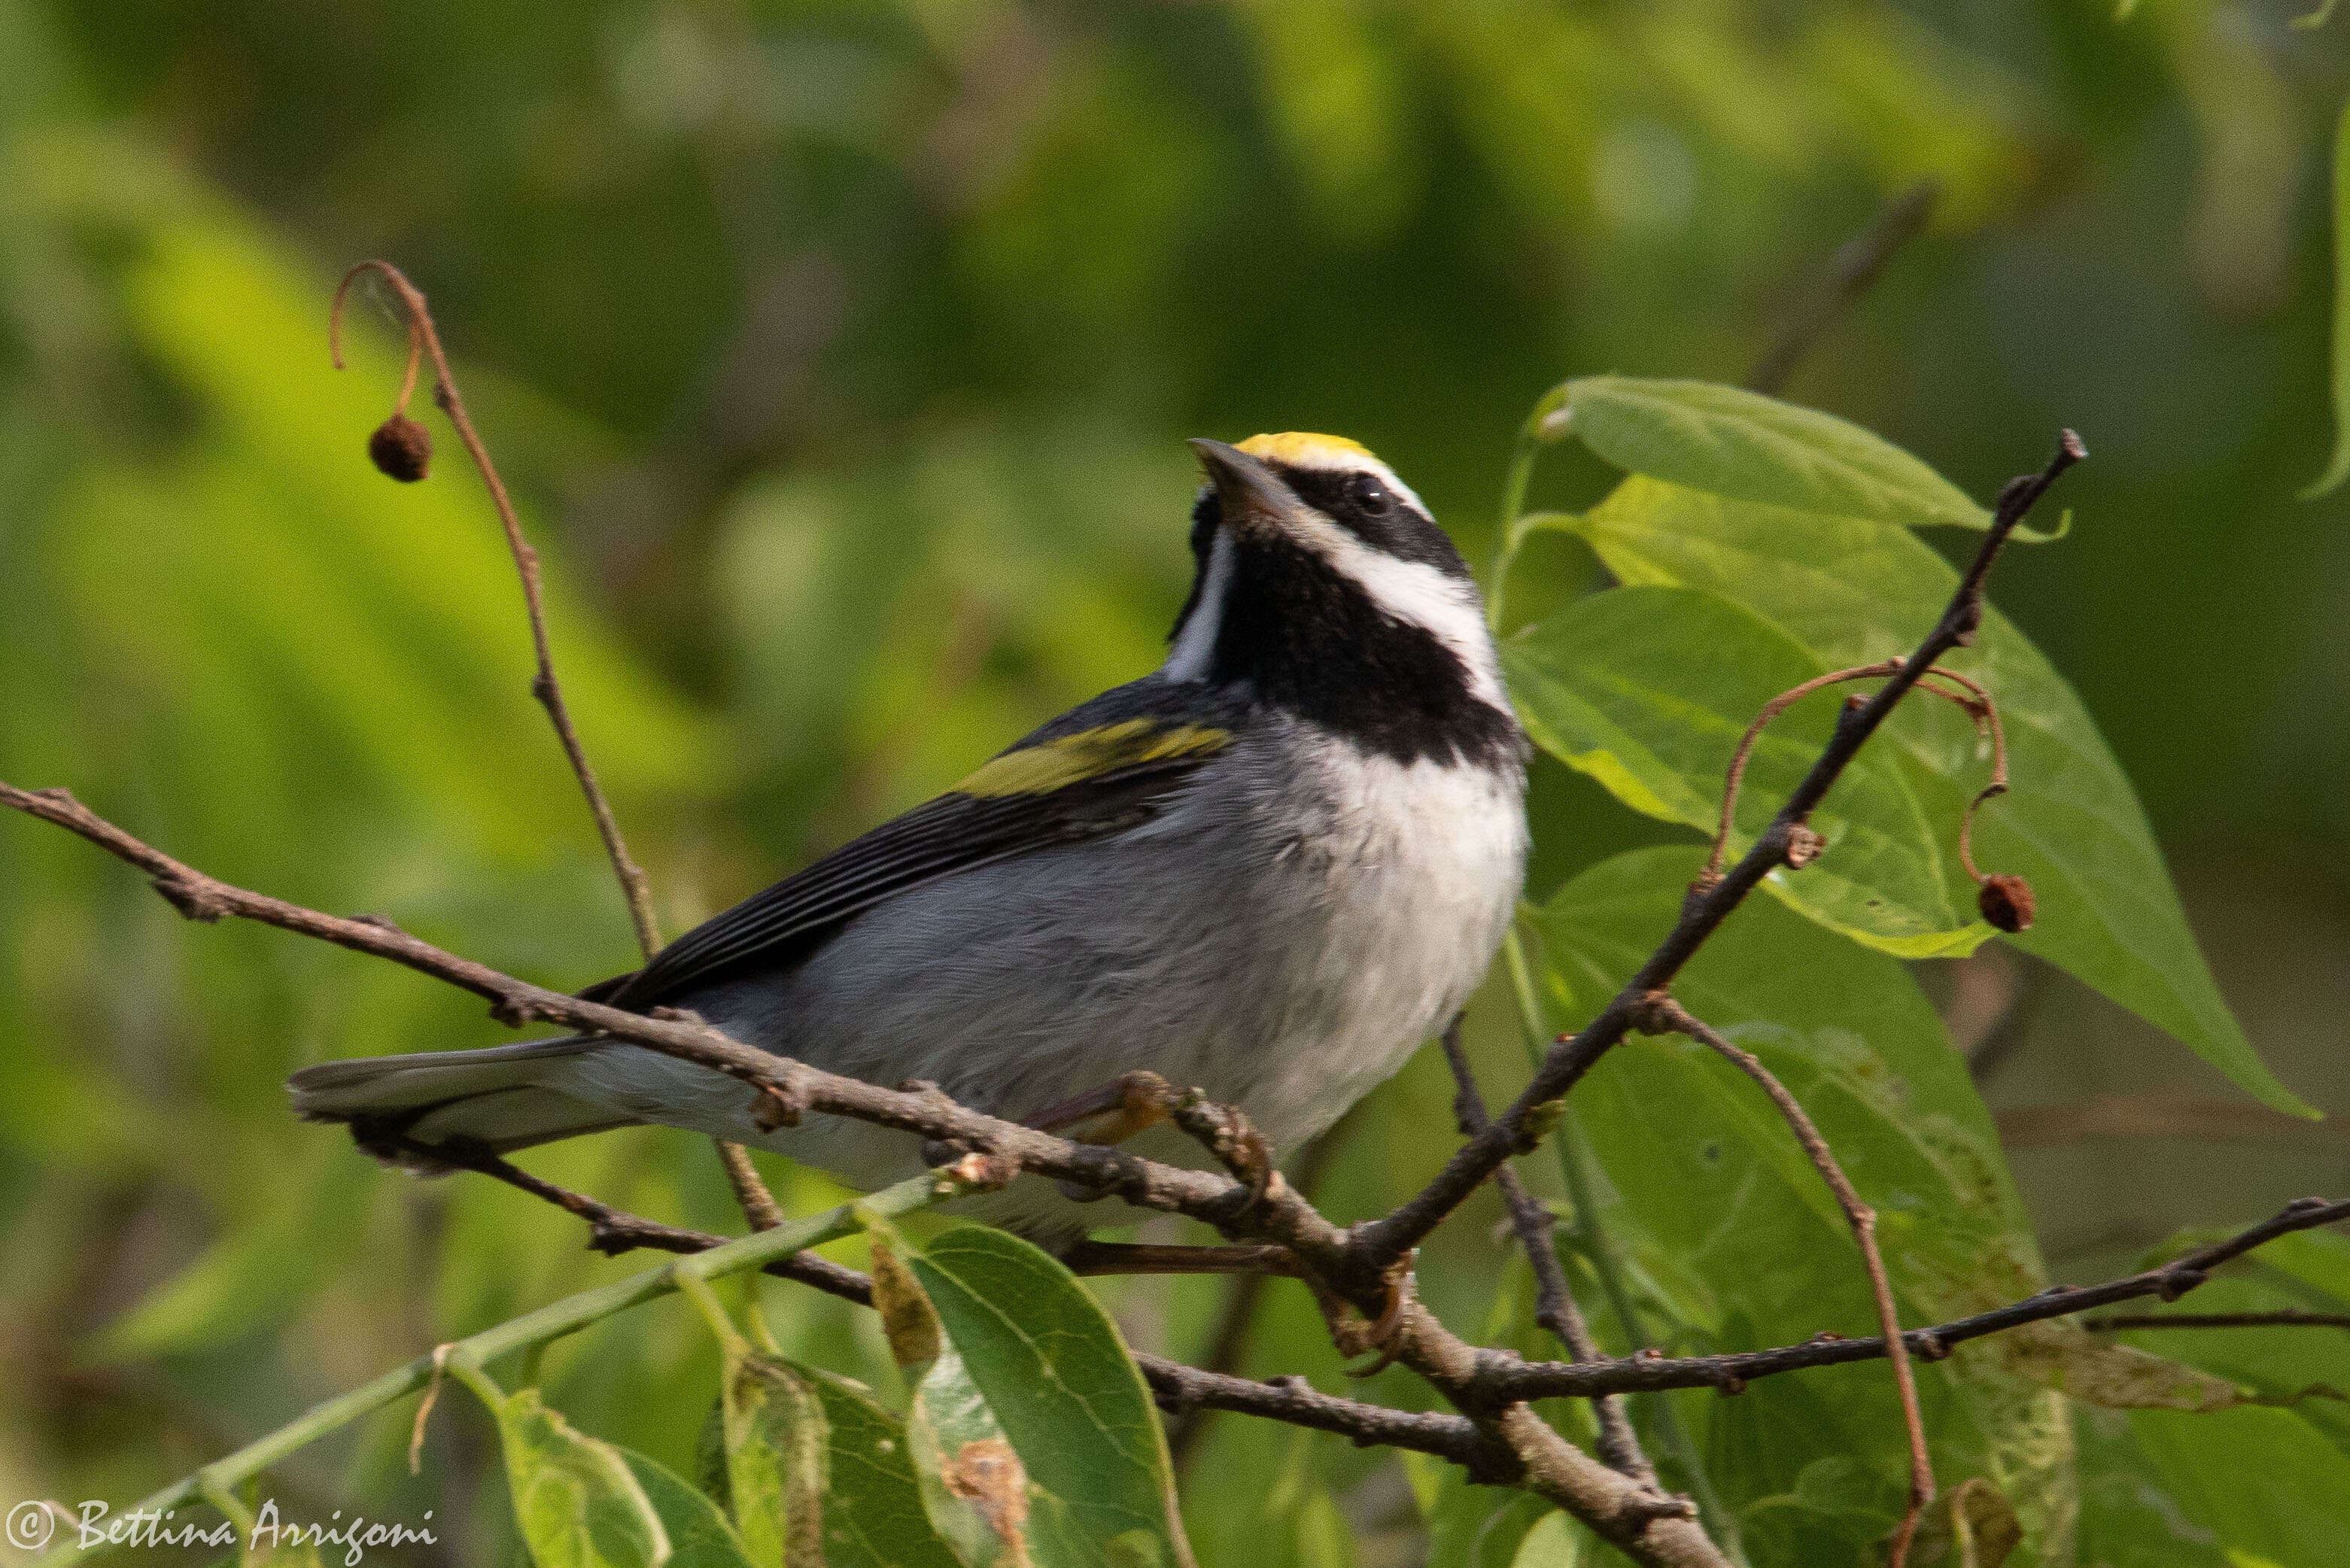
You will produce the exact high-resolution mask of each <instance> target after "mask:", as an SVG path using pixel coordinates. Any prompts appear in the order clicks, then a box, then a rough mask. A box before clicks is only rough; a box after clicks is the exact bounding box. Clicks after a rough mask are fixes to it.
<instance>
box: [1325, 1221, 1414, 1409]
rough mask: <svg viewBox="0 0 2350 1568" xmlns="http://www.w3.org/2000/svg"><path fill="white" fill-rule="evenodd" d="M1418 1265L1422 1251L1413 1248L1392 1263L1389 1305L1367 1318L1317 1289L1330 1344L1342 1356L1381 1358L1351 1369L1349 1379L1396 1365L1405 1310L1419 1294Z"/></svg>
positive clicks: (1387, 1278) (1369, 1375) (1402, 1343)
mask: <svg viewBox="0 0 2350 1568" xmlns="http://www.w3.org/2000/svg"><path fill="white" fill-rule="evenodd" d="M1418 1264H1419V1248H1417V1247H1414V1248H1413V1249H1412V1250H1411V1251H1409V1252H1406V1253H1405V1254H1404V1255H1403V1256H1402V1257H1401V1258H1399V1259H1398V1260H1397V1261H1396V1262H1394V1263H1393V1264H1391V1265H1389V1267H1388V1272H1387V1273H1386V1275H1385V1280H1386V1283H1387V1301H1386V1304H1385V1305H1384V1306H1382V1307H1381V1308H1380V1311H1379V1315H1378V1316H1377V1317H1375V1318H1366V1317H1364V1316H1362V1315H1361V1314H1358V1313H1357V1312H1356V1311H1355V1310H1354V1309H1353V1308H1352V1307H1350V1306H1348V1305H1347V1303H1345V1302H1343V1301H1340V1300H1339V1299H1338V1298H1337V1297H1336V1296H1335V1295H1331V1294H1329V1293H1326V1292H1325V1291H1322V1290H1320V1289H1319V1288H1317V1289H1316V1290H1315V1300H1316V1302H1317V1303H1319V1304H1320V1306H1321V1308H1322V1316H1323V1318H1324V1320H1325V1321H1326V1322H1327V1323H1328V1324H1329V1325H1330V1339H1331V1343H1333V1344H1334V1345H1336V1346H1337V1347H1338V1353H1339V1354H1340V1355H1347V1356H1356V1355H1371V1354H1373V1353H1374V1352H1376V1353H1377V1355H1378V1359H1377V1360H1375V1361H1373V1362H1371V1363H1370V1364H1369V1365H1368V1366H1349V1367H1348V1368H1347V1376H1349V1377H1371V1376H1377V1375H1378V1374H1379V1373H1381V1372H1384V1371H1386V1370H1387V1369H1388V1367H1389V1366H1393V1365H1394V1363H1395V1359H1396V1357H1397V1356H1399V1355H1402V1354H1403V1348H1404V1310H1405V1309H1406V1308H1407V1307H1409V1306H1410V1305H1411V1303H1412V1302H1413V1300H1414V1299H1415V1298H1416V1296H1417V1294H1418V1288H1419V1276H1418V1275H1417V1274H1416V1273H1414V1272H1413V1271H1414V1269H1415V1268H1416V1267H1417V1265H1418Z"/></svg>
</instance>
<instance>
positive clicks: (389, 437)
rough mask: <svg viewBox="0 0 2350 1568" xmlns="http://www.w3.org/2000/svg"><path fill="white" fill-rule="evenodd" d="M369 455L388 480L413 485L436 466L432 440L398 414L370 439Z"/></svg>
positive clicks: (410, 421) (412, 422)
mask: <svg viewBox="0 0 2350 1568" xmlns="http://www.w3.org/2000/svg"><path fill="white" fill-rule="evenodd" d="M368 456H369V459H370V460H372V461H373V462H374V463H375V466H376V469H377V472H380V473H381V474H383V476H384V477H385V478H387V479H396V480H398V481H400V483H402V484H413V483H416V482H417V481H418V480H420V479H421V478H423V477H424V475H425V472H426V471H427V470H429V469H430V468H431V467H432V437H431V436H430V435H428V434H426V433H425V430H424V427H423V426H422V425H420V424H418V423H417V422H416V421H414V420H411V419H410V418H409V417H408V416H407V415H406V414H394V415H392V416H391V418H390V419H388V420H386V421H383V423H381V424H380V425H378V426H376V427H375V434H373V435H371V436H369V437H368Z"/></svg>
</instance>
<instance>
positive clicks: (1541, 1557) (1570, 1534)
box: [1510, 1509, 1590, 1568]
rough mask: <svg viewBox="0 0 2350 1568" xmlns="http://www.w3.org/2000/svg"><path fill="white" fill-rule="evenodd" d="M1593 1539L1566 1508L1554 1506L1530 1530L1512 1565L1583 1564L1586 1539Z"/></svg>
mask: <svg viewBox="0 0 2350 1568" xmlns="http://www.w3.org/2000/svg"><path fill="white" fill-rule="evenodd" d="M1589 1539H1590V1537H1589V1536H1587V1535H1586V1534H1585V1533H1584V1532H1583V1530H1582V1528H1581V1527H1580V1526H1578V1525H1577V1524H1576V1523H1575V1521H1573V1520H1572V1519H1569V1518H1568V1517H1567V1516H1566V1514H1565V1512H1564V1511H1561V1510H1558V1509H1553V1510H1551V1511H1549V1512H1548V1513H1545V1514H1544V1515H1543V1516H1542V1517H1541V1518H1540V1519H1538V1520H1536V1521H1534V1528H1533V1529H1532V1530H1529V1531H1527V1532H1526V1538H1525V1539H1524V1540H1523V1541H1522V1542H1519V1543H1518V1554H1517V1556H1516V1557H1515V1558H1513V1560H1512V1561H1511V1563H1510V1568H1579V1565H1580V1564H1581V1563H1582V1562H1583V1543H1584V1542H1586V1541H1587V1540H1589Z"/></svg>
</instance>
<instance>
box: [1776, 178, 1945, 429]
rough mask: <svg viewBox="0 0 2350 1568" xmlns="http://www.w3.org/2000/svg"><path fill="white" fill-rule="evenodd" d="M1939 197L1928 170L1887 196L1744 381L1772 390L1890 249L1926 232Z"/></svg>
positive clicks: (1872, 276)
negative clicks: (1910, 184)
mask: <svg viewBox="0 0 2350 1568" xmlns="http://www.w3.org/2000/svg"><path fill="white" fill-rule="evenodd" d="M1941 197H1942V182H1941V181H1940V179H1939V178H1938V177H1937V176H1934V175H1931V174H1929V175H1928V176H1926V177H1925V178H1924V179H1922V180H1920V181H1918V182H1917V183H1916V184H1914V185H1912V186H1910V187H1909V188H1908V190H1906V191H1903V192H1901V193H1900V194H1899V195H1898V196H1896V197H1894V198H1893V200H1892V201H1890V202H1887V203H1886V204H1885V206H1884V207H1883V208H1882V209H1881V210H1880V211H1879V212H1878V213H1877V215H1876V216H1875V217H1874V218H1872V219H1870V220H1869V223H1868V227H1866V229H1863V230H1862V231H1861V232H1860V233H1859V234H1855V235H1854V236H1853V237H1852V238H1851V239H1850V240H1847V241H1846V242H1845V244H1844V246H1843V247H1842V248H1841V249H1839V250H1838V251H1837V252H1836V254H1835V256H1834V257H1833V258H1832V259H1831V260H1830V261H1829V263H1828V267H1827V275H1825V277H1823V278H1821V279H1820V281H1819V282H1818V283H1817V284H1816V285H1814V286H1813V288H1812V290H1811V291H1810V293H1809V294H1807V295H1806V296H1804V300H1803V303H1802V304H1801V306H1798V308H1797V309H1796V310H1795V312H1794V315H1792V316H1791V317H1788V319H1787V323H1786V325H1785V326H1783V327H1781V328H1780V329H1779V335H1778V337H1775V338H1773V340H1772V343H1771V347H1770V348H1767V349H1765V350H1764V351H1763V358H1761V359H1759V360H1757V361H1756V362H1755V365H1754V373H1753V374H1752V375H1751V376H1749V377H1747V379H1746V385H1747V387H1748V388H1749V389H1751V390H1753V391H1757V392H1763V393H1767V394H1770V395H1772V396H1776V395H1777V394H1778V392H1779V390H1780V389H1781V388H1783V387H1784V386H1785V385H1786V384H1787V378H1788V377H1789V376H1791V375H1793V374H1794V369H1795V366H1796V365H1797V363H1799V362H1800V361H1801V360H1802V359H1803V358H1804V355H1806V354H1808V353H1810V352H1811V348H1812V345H1813V344H1814V342H1816V341H1817V340H1818V338H1819V337H1820V335H1821V334H1822V333H1824V332H1825V331H1826V330H1827V329H1828V327H1831V326H1832V325H1834V324H1835V319H1836V317H1839V316H1841V315H1843V314H1844V312H1845V311H1846V309H1847V308H1849V307H1850V306H1851V305H1852V303H1853V301H1855V300H1856V299H1858V298H1859V297H1860V296H1862V295H1864V294H1866V293H1867V292H1868V290H1869V289H1870V287H1871V286H1874V285H1875V284H1876V282H1877V277H1878V276H1879V275H1881V274H1882V273H1883V272H1884V271H1885V267H1886V264H1887V262H1890V261H1891V260H1892V259H1893V253H1894V252H1896V251H1898V250H1899V249H1900V248H1901V247H1902V246H1903V245H1906V244H1908V243H1909V242H1910V241H1911V240H1913V239H1916V238H1917V237H1918V235H1919V234H1923V233H1925V230H1926V224H1927V222H1928V221H1929V219H1931V218H1932V217H1933V215H1934V204H1935V203H1936V202H1939V201H1940V200H1941Z"/></svg>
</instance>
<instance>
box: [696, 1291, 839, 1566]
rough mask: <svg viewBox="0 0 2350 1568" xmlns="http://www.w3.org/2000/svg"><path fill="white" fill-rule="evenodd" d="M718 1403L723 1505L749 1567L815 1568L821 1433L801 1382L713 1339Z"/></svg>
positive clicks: (822, 1470)
mask: <svg viewBox="0 0 2350 1568" xmlns="http://www.w3.org/2000/svg"><path fill="white" fill-rule="evenodd" d="M719 1343H720V1348H721V1361H720V1367H719V1390H720V1393H719V1400H720V1413H721V1426H722V1428H723V1433H724V1437H725V1444H726V1502H727V1508H728V1510H729V1511H730V1512H731V1513H732V1514H733V1519H734V1522H735V1526H736V1528H737V1529H739V1530H740V1531H741V1532H742V1537H743V1550H744V1551H745V1552H749V1553H750V1556H751V1560H752V1561H753V1562H754V1563H782V1564H783V1565H784V1568H823V1564H824V1498H825V1492H826V1459H827V1444H828V1440H829V1434H828V1433H827V1430H826V1428H825V1421H824V1413H823V1410H822V1407H819V1406H818V1405H817V1403H816V1396H815V1395H814V1394H813V1393H811V1392H810V1391H809V1389H808V1387H807V1385H806V1382H805V1381H804V1380H803V1379H802V1378H801V1377H800V1376H799V1375H798V1374H797V1373H796V1372H795V1371H793V1370H792V1369H791V1368H789V1367H785V1366H778V1365H777V1364H775V1362H773V1361H770V1360H768V1359H767V1358H766V1357H764V1356H762V1355H756V1354H754V1353H752V1352H750V1351H749V1350H748V1348H747V1347H746V1346H745V1345H743V1341H742V1340H740V1339H739V1338H735V1337H732V1336H726V1337H722V1338H721V1340H720V1342H719Z"/></svg>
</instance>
